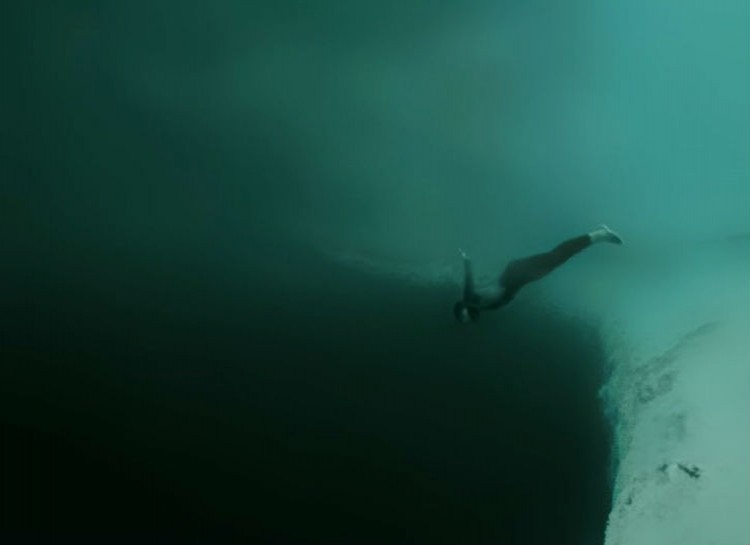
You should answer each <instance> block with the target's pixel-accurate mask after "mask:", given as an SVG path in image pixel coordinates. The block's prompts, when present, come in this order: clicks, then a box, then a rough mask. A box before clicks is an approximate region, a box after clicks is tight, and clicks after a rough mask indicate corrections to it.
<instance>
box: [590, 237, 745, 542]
mask: <svg viewBox="0 0 750 545" xmlns="http://www.w3.org/2000/svg"><path fill="white" fill-rule="evenodd" d="M656 265H657V266H656V267H655V268H654V269H650V270H645V271H641V273H640V274H637V273H636V271H633V272H634V274H633V275H632V276H631V277H630V278H621V279H620V281H619V282H618V283H619V284H620V287H621V292H620V294H621V297H617V298H616V299H617V304H616V306H615V308H611V309H610V312H608V313H604V315H605V316H606V317H605V318H604V320H603V323H602V336H603V339H604V342H605V348H606V350H607V353H608V355H609V367H610V369H609V371H610V375H609V378H608V381H607V383H606V384H605V386H604V387H603V389H602V401H603V406H604V407H605V410H606V411H607V412H608V416H609V418H610V422H611V425H612V426H613V432H614V433H613V435H614V441H615V445H614V456H615V459H614V460H613V468H614V471H615V475H614V490H613V505H612V510H611V512H610V515H609V520H608V525H607V531H606V539H605V544H606V545H656V544H682V543H690V544H691V545H713V544H715V545H735V544H736V545H747V544H749V543H750V522H749V521H750V519H748V512H750V267H748V255H747V249H745V248H742V247H737V245H736V244H731V245H725V244H721V245H717V246H713V247H712V246H699V247H693V248H690V249H689V250H687V251H686V252H685V253H684V254H682V255H680V256H679V257H678V256H671V257H669V258H667V259H666V260H665V261H664V262H662V263H661V265H660V266H659V265H658V264H656ZM647 269H648V268H647ZM611 302H612V303H614V302H615V301H614V300H612V301H611Z"/></svg>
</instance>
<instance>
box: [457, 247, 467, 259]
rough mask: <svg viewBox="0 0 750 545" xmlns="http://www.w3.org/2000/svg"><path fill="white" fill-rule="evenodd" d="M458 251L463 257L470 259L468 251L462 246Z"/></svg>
mask: <svg viewBox="0 0 750 545" xmlns="http://www.w3.org/2000/svg"><path fill="white" fill-rule="evenodd" d="M458 253H459V254H461V257H462V258H464V259H469V256H468V255H466V252H464V251H463V250H462V249H461V248H459V249H458Z"/></svg>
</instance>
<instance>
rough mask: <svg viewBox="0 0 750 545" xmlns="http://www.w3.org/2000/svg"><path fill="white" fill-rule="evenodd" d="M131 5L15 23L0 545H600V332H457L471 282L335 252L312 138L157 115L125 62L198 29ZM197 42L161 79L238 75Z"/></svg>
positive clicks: (506, 317)
mask: <svg viewBox="0 0 750 545" xmlns="http://www.w3.org/2000/svg"><path fill="white" fill-rule="evenodd" d="M432 4H433V3H429V5H427V4H426V6H427V7H426V8H425V9H428V10H429V9H430V6H432ZM115 5H119V6H133V5H135V4H131V3H127V4H119V3H113V4H105V3H86V2H82V3H78V4H72V3H71V4H68V3H66V4H60V3H58V2H36V3H33V5H32V4H31V3H30V4H29V5H26V4H23V3H19V4H18V6H17V9H18V10H20V11H19V12H18V13H17V14H15V15H12V16H8V17H6V18H4V30H6V32H3V35H2V39H3V40H4V44H5V45H8V47H3V55H4V56H3V61H4V64H5V66H4V71H6V72H7V73H9V74H11V77H9V78H6V82H7V81H10V82H14V83H16V84H17V85H7V86H5V87H4V88H3V90H2V92H3V93H4V97H3V98H4V100H3V101H2V107H3V108H4V109H5V110H4V116H5V117H4V119H5V120H6V122H5V123H4V124H3V127H2V129H3V133H2V135H3V139H4V145H3V146H2V156H1V157H2V162H1V163H0V166H1V167H2V182H3V193H2V203H1V204H2V215H1V219H0V221H2V225H3V229H2V230H1V232H0V242H1V243H2V260H1V261H0V267H1V268H0V280H1V287H0V357H1V360H0V444H1V447H0V504H2V505H1V507H2V509H0V542H7V543H13V542H48V543H85V542H90V543H117V542H120V543H136V542H139V543H143V542H165V543H166V542H172V543H258V544H262V543H268V544H287V543H320V544H328V543H330V544H333V543H340V544H351V543H359V544H367V543H373V544H390V543H393V544H399V543H424V544H440V543H445V544H463V545H468V544H480V543H511V544H534V543H539V544H549V543H559V544H564V543H571V544H573V543H574V544H577V545H578V544H585V543H600V542H601V540H602V536H603V530H604V524H605V518H606V515H607V513H608V509H609V504H610V490H609V484H608V482H607V477H608V475H607V468H608V436H607V430H606V426H605V424H604V422H603V418H602V410H601V407H600V406H599V403H598V400H597V390H598V387H599V385H600V383H601V378H602V377H601V374H602V373H601V367H602V360H603V358H604V355H603V354H602V351H601V347H600V346H599V344H598V342H597V339H596V335H595V333H594V331H592V330H591V329H590V328H588V327H587V326H585V325H583V324H580V323H575V322H570V321H566V320H565V319H564V318H563V317H561V316H558V315H548V314H540V312H542V311H540V310H532V309H531V308H530V307H525V306H524V298H523V297H519V298H518V300H517V301H516V302H514V304H513V305H511V306H510V307H508V308H507V309H505V310H503V311H502V312H500V313H497V314H495V315H487V316H486V317H483V319H482V320H481V322H480V323H479V324H477V325H476V326H475V327H460V326H458V325H457V324H455V323H454V322H453V321H452V316H451V306H452V303H453V302H454V299H455V297H456V296H457V291H458V290H457V287H456V286H442V287H441V286H436V287H422V288H420V287H415V286H414V285H413V284H407V283H405V282H404V283H401V282H399V281H396V280H387V279H384V278H380V277H377V276H373V275H368V274H365V273H361V272H355V271H353V270H348V269H346V268H344V267H342V266H340V265H336V264H334V263H333V262H331V261H328V260H326V259H324V258H322V257H321V256H320V255H319V254H317V253H316V252H315V251H314V250H313V249H311V248H310V246H309V245H308V244H307V243H305V242H303V241H302V239H300V238H299V237H297V236H295V233H297V232H299V230H300V228H301V229H302V230H304V228H305V226H304V225H302V226H300V225H297V222H299V221H304V218H307V217H309V216H305V215H304V214H300V212H303V211H305V210H306V207H307V206H308V203H307V201H306V200H305V198H306V197H305V195H307V194H309V191H310V188H313V191H314V192H320V191H322V192H325V191H326V188H325V186H319V184H321V183H323V182H322V181H321V180H322V178H321V175H320V172H318V171H315V170H314V169H313V168H312V167H310V163H309V161H308V160H307V159H308V156H307V152H306V151H305V150H302V151H301V150H300V143H299V141H298V140H295V138H294V134H293V133H294V129H293V128H290V127H289V126H281V127H279V126H277V125H276V124H275V120H274V119H272V118H269V117H267V114H266V113H265V112H264V111H263V110H259V111H257V112H254V113H253V114H252V115H254V116H255V117H254V119H252V122H251V123H245V122H244V121H243V123H242V124H238V125H232V124H224V125H222V124H221V123H219V122H217V121H215V119H214V117H213V113H214V111H213V110H211V109H205V108H203V106H204V105H201V104H197V103H196V104H195V107H196V109H197V112H198V113H197V117H189V118H185V119H183V118H181V117H180V112H178V115H175V113H174V112H171V111H170V112H167V111H161V110H160V109H159V106H158V105H157V106H154V105H148V104H145V103H144V102H143V101H142V100H141V99H140V97H138V96H134V94H133V90H132V88H130V87H128V86H127V85H125V83H126V82H128V81H130V80H129V74H128V68H129V67H131V66H135V65H137V64H138V63H140V62H145V60H147V59H150V58H151V49H152V48H153V47H156V46H155V45H154V44H157V45H158V44H160V43H161V42H160V40H161V38H160V36H162V34H163V33H166V32H178V31H179V29H182V30H183V31H184V27H185V25H186V24H187V23H185V21H184V20H182V19H179V17H178V14H179V13H180V11H179V8H177V7H175V8H174V9H175V11H174V12H172V11H170V10H169V9H167V8H166V7H165V6H167V5H168V3H162V4H159V6H161V7H159V8H158V9H157V10H156V11H157V13H153V12H148V10H147V12H146V13H144V14H141V13H140V12H139V9H140V8H139V9H136V8H133V9H132V10H131V9H130V8H127V9H126V10H125V11H126V12H127V14H126V15H127V17H130V20H129V21H126V23H127V24H126V23H123V25H122V28H119V27H118V28H119V30H118V33H115V34H113V33H112V32H110V31H111V28H109V27H108V26H107V25H108V24H110V23H113V22H114V23H113V24H115V26H117V24H119V22H121V21H122V20H124V19H122V18H123V17H126V16H125V15H123V14H121V13H119V12H118V10H119V8H117V9H114V8H113V7H112V6H115ZM145 5H146V4H143V6H145ZM177 5H179V6H180V7H182V6H185V5H187V3H185V2H182V3H179V4H175V6H177ZM237 5H240V4H237ZM270 5H271V4H270V3H269V4H268V6H270ZM331 5H333V4H331ZM373 5H374V4H373ZM394 5H395V3H394ZM105 6H109V8H107V7H105ZM423 7H424V6H423ZM123 9H124V8H123ZM144 9H145V8H144ZM269 9H271V8H269ZM462 9H463V8H462ZM109 10H114V11H115V13H114V14H112V13H109ZM373 10H374V12H373V13H376V12H379V10H380V8H379V7H375V8H373ZM334 11H336V10H334ZM345 11H346V10H345ZM193 12H195V13H193V15H195V17H194V19H195V18H196V17H198V15H200V9H198V10H196V9H193ZM191 13H192V12H191ZM295 13H297V12H296V11H295V10H291V11H290V12H289V13H288V14H287V15H288V17H289V18H290V20H291V21H292V23H293V25H302V27H304V28H301V29H298V30H299V32H303V33H304V31H307V30H309V28H307V27H309V25H308V23H305V24H302V22H304V21H305V18H304V17H301V18H298V17H297V15H295ZM196 14H198V15H196ZM411 15H412V19H411V20H409V21H407V23H405V24H403V25H401V24H396V25H395V27H394V28H395V29H396V30H397V31H398V32H397V34H399V36H401V37H402V39H405V38H403V36H408V35H409V32H410V31H411V28H413V27H420V25H422V22H423V21H422V19H421V18H420V17H419V15H420V12H419V10H417V12H415V13H412V14H411ZM317 16H319V17H320V21H318V23H319V24H320V25H322V27H323V28H324V29H325V30H326V31H327V32H330V33H331V35H335V38H336V41H335V42H334V43H333V45H334V46H335V47H341V48H343V47H344V46H345V45H346V43H347V40H352V39H355V38H356V37H358V36H359V35H360V34H361V33H358V32H354V31H352V28H351V26H347V25H342V24H339V23H337V22H336V21H335V20H331V18H330V17H328V15H326V13H325V12H323V13H319V14H318V15H317ZM155 17H156V18H157V19H158V18H159V17H161V19H159V20H157V21H156V23H155V22H154V21H155V20H156V19H155ZM437 18H438V19H440V21H442V22H443V23H445V22H446V21H447V22H448V23H450V21H451V13H450V10H447V11H446V10H443V11H440V12H438V16H437ZM198 19H200V18H199V17H198ZM369 19H371V18H370V16H363V17H361V18H360V19H358V21H360V22H362V21H366V20H369ZM133 21H135V22H136V23H133ZM138 21H141V22H142V25H141V26H144V27H147V30H148V32H146V31H144V33H145V34H141V33H139V32H138V29H139V28H140V26H139V24H140V23H138ZM159 21H161V22H159ZM301 21H302V22H301ZM129 24H134V25H135V26H134V27H133V29H132V31H131V28H130V27H129V26H128V25H129ZM431 24H436V21H435V20H433V21H432V22H431ZM441 24H442V23H441ZM267 25H268V20H267V19H263V20H261V22H260V23H258V25H257V27H258V28H266V26H267ZM188 26H189V25H188ZM5 27H7V28H5ZM191 28H192V27H191ZM196 28H202V27H200V25H198V26H197V27H196ZM222 29H224V30H225V28H224V27H222V26H220V28H219V30H218V31H216V32H219V33H221V32H223V31H224V30H222ZM214 30H216V29H214ZM390 30H391V27H390V26H388V25H386V27H385V31H387V32H390ZM334 31H338V34H335V32H334ZM149 32H150V34H149ZM189 34H190V33H188V35H189ZM237 34H238V35H244V34H243V33H242V32H238V33H237ZM313 34H314V35H316V36H317V34H315V33H313ZM364 35H365V38H363V39H364V40H365V41H368V40H369V41H372V40H376V38H377V36H373V35H372V34H366V33H365V34H364ZM113 36H114V37H113ZM123 36H125V37H127V39H128V41H127V43H125V44H123V43H118V42H117V41H116V40H117V38H118V37H119V38H122V37H123ZM155 36H156V37H155ZM201 36H202V38H201ZM326 36H327V37H330V35H329V34H326ZM189 38H190V39H187V40H183V41H182V42H179V41H176V42H175V44H176V45H174V50H170V49H169V48H167V49H168V52H167V53H165V52H164V49H163V48H162V49H160V51H161V54H162V55H166V57H165V58H166V61H165V66H172V65H176V66H177V69H178V70H179V71H183V72H186V73H191V69H192V68H193V67H194V63H197V64H200V65H201V66H203V65H205V64H209V65H210V64H211V63H212V62H220V61H221V58H220V57H221V53H222V50H221V48H219V49H218V50H209V49H206V51H208V53H206V54H205V55H197V56H196V53H197V52H200V51H203V49H202V48H203V46H205V45H206V43H208V42H211V39H210V38H211V36H209V37H208V38H206V36H204V35H202V34H201V35H200V36H198V38H200V39H198V40H197V41H195V40H193V39H192V38H194V37H193V36H189ZM201 40H202V41H201ZM406 41H407V42H408V40H406ZM144 43H145V44H146V45H145V46H143V44H144ZM168 43H169V44H172V42H171V41H168ZM180 43H182V44H183V45H182V46H180V45H179V44H180ZM141 46H143V47H141ZM183 47H186V48H188V49H187V51H186V52H185V51H184V50H183V49H182V48H183ZM191 47H192V48H193V49H190V48H191ZM157 49H159V48H158V47H157ZM170 55H171V56H170ZM173 57H174V58H173ZM217 57H218V58H217ZM124 58H127V60H123V59H124ZM175 59H178V60H179V62H178V60H175ZM175 63H176V64H175ZM152 75H154V76H156V75H158V73H157V72H154V74H152ZM207 83H208V84H210V83H211V82H210V80H207ZM169 93H171V94H174V97H175V100H176V101H182V105H183V106H184V103H185V102H187V103H189V102H190V100H194V99H195V97H192V98H190V97H188V98H185V97H182V98H180V89H179V86H175V88H174V89H169ZM188 105H189V104H188ZM315 106H316V104H315V102H314V101H313V102H312V103H311V104H310V105H308V106H306V107H310V108H311V109H314V108H315ZM358 130H366V129H362V128H359V129H358ZM338 198H340V197H337V196H335V195H334V196H333V197H332V201H331V202H332V203H333V204H330V206H331V207H332V209H331V210H327V211H323V212H321V213H320V216H326V217H328V216H330V215H331V212H332V210H333V209H335V210H337V211H338V213H339V215H335V214H334V217H333V220H331V221H333V222H334V223H335V222H339V223H338V224H337V225H335V227H336V228H337V229H340V230H343V231H346V230H348V229H349V227H350V223H347V221H346V220H350V221H351V226H352V227H351V228H352V230H355V229H359V231H357V232H359V233H360V234H361V230H362V228H363V227H362V226H363V225H365V226H366V225H367V223H366V222H364V223H363V222H359V221H357V220H358V217H359V212H360V208H357V207H356V206H352V202H350V201H347V200H346V199H342V200H341V202H340V203H339V202H338V201H337V199H338ZM365 208H366V207H365ZM363 213H364V212H363ZM315 216H316V214H313V217H315ZM301 218H302V220H301ZM355 235H356V233H355ZM396 236H397V235H396ZM355 238H356V236H355ZM331 249H332V250H335V249H336V248H335V247H333V248H331ZM534 308H537V309H538V307H534ZM535 313H536V314H535Z"/></svg>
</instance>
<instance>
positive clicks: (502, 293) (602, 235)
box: [453, 224, 622, 323]
mask: <svg viewBox="0 0 750 545" xmlns="http://www.w3.org/2000/svg"><path fill="white" fill-rule="evenodd" d="M597 242H611V243H612V244H622V239H621V238H620V236H619V235H618V234H617V233H615V232H614V231H612V230H611V229H610V228H609V227H607V226H606V225H604V224H602V225H600V226H599V227H598V228H597V229H595V230H593V231H591V232H590V233H587V234H585V235H580V236H577V237H574V238H571V239H569V240H566V241H565V242H563V243H562V244H560V245H558V246H557V247H555V248H554V249H553V250H550V251H549V252H545V253H543V254H536V255H532V256H529V257H524V258H522V259H516V260H514V261H511V262H510V263H508V265H507V266H506V267H505V270H504V271H503V273H502V274H501V275H500V279H499V281H498V282H497V283H495V284H492V285H490V286H487V287H484V288H477V287H476V286H475V285H474V273H473V271H472V266H471V260H470V259H469V256H467V255H466V252H464V251H463V250H461V249H460V248H459V250H458V251H459V252H460V253H461V257H462V258H463V261H464V293H463V298H462V299H461V300H460V301H458V302H457V303H456V304H455V305H453V314H454V316H455V317H456V319H457V320H458V321H459V322H462V323H466V322H476V321H477V320H478V319H479V314H480V312H481V311H483V310H494V309H498V308H500V307H502V306H505V305H507V304H508V303H510V302H511V301H512V300H513V298H514V297H515V296H516V294H517V293H518V290H520V289H521V288H522V287H524V286H525V285H526V284H528V283H529V282H533V281H534V280H539V279H540V278H542V277H544V276H546V275H548V274H549V273H551V272H552V271H553V270H554V269H556V268H557V267H559V266H560V265H562V264H563V263H565V262H566V261H567V260H568V259H570V258H571V257H573V256H574V255H576V254H577V253H578V252H580V251H582V250H584V249H586V248H588V247H589V246H591V245H592V244H595V243H597Z"/></svg>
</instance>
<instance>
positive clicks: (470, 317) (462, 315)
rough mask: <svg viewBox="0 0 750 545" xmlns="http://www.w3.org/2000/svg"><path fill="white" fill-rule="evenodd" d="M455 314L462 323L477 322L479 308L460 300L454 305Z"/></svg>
mask: <svg viewBox="0 0 750 545" xmlns="http://www.w3.org/2000/svg"><path fill="white" fill-rule="evenodd" d="M453 316H455V317H456V320H458V321H459V322H461V323H462V324H467V323H469V322H476V321H477V320H479V309H477V308H476V307H472V306H469V305H467V304H466V303H464V302H463V301H458V302H457V303H456V304H455V305H453Z"/></svg>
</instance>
